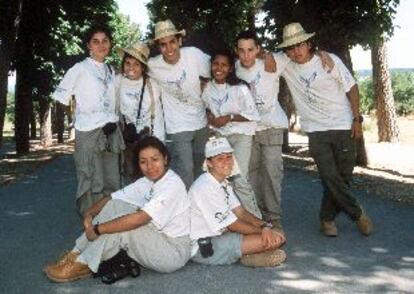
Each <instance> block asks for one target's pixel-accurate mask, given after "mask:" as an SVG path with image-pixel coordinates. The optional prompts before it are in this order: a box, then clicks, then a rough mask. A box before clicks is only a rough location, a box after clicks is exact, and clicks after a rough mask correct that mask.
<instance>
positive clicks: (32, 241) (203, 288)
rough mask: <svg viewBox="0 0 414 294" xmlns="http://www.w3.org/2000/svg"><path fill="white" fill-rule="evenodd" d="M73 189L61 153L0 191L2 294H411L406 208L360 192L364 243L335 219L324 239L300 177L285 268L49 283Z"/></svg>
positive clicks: (307, 182)
mask: <svg viewBox="0 0 414 294" xmlns="http://www.w3.org/2000/svg"><path fill="white" fill-rule="evenodd" d="M75 185H76V182H75V173H74V167H73V160H72V158H71V157H70V156H62V157H60V158H58V159H56V160H54V161H52V162H51V163H49V164H48V165H47V166H45V167H43V168H41V169H39V170H38V171H37V172H36V173H34V174H33V175H30V176H28V177H26V178H24V179H22V180H20V181H18V182H16V183H15V184H13V185H9V186H5V187H1V188H0V201H1V202H0V203H1V205H0V216H1V217H0V258H1V259H0V260H1V261H0V293H174V294H180V293H210V294H211V293H380V292H381V293H387V292H388V293H414V207H413V206H409V205H403V204H399V203H395V202H391V201H387V200H383V199H379V198H376V197H374V196H372V195H367V194H365V193H364V192H360V191H359V192H357V196H358V198H359V199H360V201H361V202H362V204H363V205H364V206H365V207H366V210H367V212H368V213H369V214H370V215H371V216H372V218H373V220H374V222H375V225H376V230H375V233H374V234H373V235H372V236H371V237H369V238H366V237H363V236H361V235H360V234H359V233H358V231H357V230H356V227H355V225H353V224H351V222H350V221H349V220H348V219H347V218H345V217H340V218H339V219H338V227H339V232H340V235H339V237H337V238H326V237H323V236H322V235H321V234H320V233H319V231H318V228H319V227H318V225H319V223H318V218H317V212H318V206H319V200H320V192H321V189H320V186H319V182H318V179H316V178H314V177H313V176H312V175H310V174H307V173H305V172H302V171H300V170H287V171H286V174H285V181H284V185H283V205H284V212H285V229H286V231H287V237H288V244H287V245H286V247H285V249H286V251H287V253H288V261H287V263H286V264H284V265H282V266H281V267H279V268H273V269H269V268H267V269H252V268H245V267H242V266H241V265H239V264H236V265H231V266H218V267H208V266H200V265H197V264H192V263H189V264H188V265H187V266H186V267H185V268H184V269H182V270H180V271H178V272H175V273H172V274H168V275H165V274H157V273H154V272H151V271H147V270H145V271H143V273H142V275H141V276H140V277H139V278H137V279H132V278H127V279H125V280H122V281H119V282H117V283H116V284H114V285H112V286H107V285H104V284H102V283H101V282H100V281H99V280H96V279H86V280H82V281H78V282H75V283H69V284H54V283H51V282H49V281H48V280H47V279H46V277H45V276H44V274H43V273H42V271H41V269H42V267H43V266H44V264H45V263H47V262H48V261H51V260H54V259H55V258H56V257H58V256H59V255H60V254H61V253H62V252H63V250H65V249H70V248H71V247H72V246H73V242H74V240H75V238H76V237H77V236H78V235H79V233H80V221H79V219H78V218H77V216H76V214H75V211H74V199H73V195H74V192H75V188H76V186H75Z"/></svg>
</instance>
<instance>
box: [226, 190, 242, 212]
mask: <svg viewBox="0 0 414 294" xmlns="http://www.w3.org/2000/svg"><path fill="white" fill-rule="evenodd" d="M227 191H228V193H229V206H230V209H232V210H233V209H235V208H236V207H238V206H240V205H241V203H240V201H239V199H238V198H237V196H236V194H234V191H233V188H232V187H231V186H228V187H227Z"/></svg>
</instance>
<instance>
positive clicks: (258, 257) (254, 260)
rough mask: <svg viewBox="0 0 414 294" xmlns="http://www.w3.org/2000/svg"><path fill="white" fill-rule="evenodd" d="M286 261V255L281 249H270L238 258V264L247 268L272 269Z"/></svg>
mask: <svg viewBox="0 0 414 294" xmlns="http://www.w3.org/2000/svg"><path fill="white" fill-rule="evenodd" d="M285 260H286V253H285V251H283V250H281V249H272V250H268V251H265V252H261V253H254V254H246V255H243V256H242V257H241V258H240V263H241V264H242V265H244V266H249V267H274V266H278V265H281V264H282V263H283V262H284V261H285Z"/></svg>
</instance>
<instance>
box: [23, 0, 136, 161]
mask: <svg viewBox="0 0 414 294" xmlns="http://www.w3.org/2000/svg"><path fill="white" fill-rule="evenodd" d="M21 19H22V21H21V25H20V27H19V30H18V33H17V34H18V39H17V40H18V41H17V50H16V58H15V64H16V75H17V81H16V95H15V97H16V105H15V137H16V151H17V152H18V153H19V154H24V153H27V152H29V122H30V116H31V112H32V111H31V110H32V109H33V106H32V103H33V102H34V106H35V108H36V109H39V112H40V113H39V120H40V126H41V132H40V134H41V142H42V143H43V144H44V145H45V146H47V145H49V144H50V143H51V137H52V136H51V123H50V122H51V119H50V98H49V96H50V93H51V92H52V91H53V89H54V88H55V86H56V83H57V82H58V81H59V79H60V78H61V75H62V72H63V69H67V68H68V67H69V66H71V65H73V63H74V62H75V61H77V60H79V59H80V58H82V56H81V55H83V52H84V51H83V50H82V47H81V46H82V41H83V40H82V36H83V34H84V32H85V31H86V30H87V29H88V28H89V27H90V25H91V24H92V23H94V22H100V23H105V24H108V25H109V26H112V27H114V28H115V34H114V41H115V42H116V43H118V44H120V45H124V44H126V42H131V41H132V39H135V38H138V36H139V30H138V28H137V27H136V26H133V25H130V23H129V19H128V18H126V17H125V16H121V15H120V14H119V13H118V7H117V5H116V3H115V1H114V0H100V1H92V0H84V1H69V0H60V1H52V0H39V1H37V2H36V3H33V1H25V0H22V14H21ZM39 19H42V22H39V21H38V20H39ZM126 28H128V29H127V30H126ZM126 34H128V35H126ZM85 47H86V46H85ZM68 55H71V56H75V57H74V58H68ZM115 56H116V55H115V53H113V59H115ZM60 113H61V112H60ZM32 130H33V128H32ZM34 131H35V130H34Z"/></svg>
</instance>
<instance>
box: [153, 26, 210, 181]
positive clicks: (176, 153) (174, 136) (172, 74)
mask: <svg viewBox="0 0 414 294" xmlns="http://www.w3.org/2000/svg"><path fill="white" fill-rule="evenodd" d="M184 35H185V31H184V30H180V31H178V30H177V29H176V28H175V26H174V24H173V23H172V22H171V21H170V20H165V21H159V22H157V23H156V24H155V36H154V42H155V44H156V45H157V47H158V49H159V51H160V53H161V54H160V55H158V56H155V57H153V58H150V59H149V60H148V66H149V72H148V74H149V76H150V77H151V78H153V79H154V80H155V81H157V82H158V84H159V85H160V87H161V89H162V93H163V100H162V103H163V109H164V114H165V126H166V133H167V135H166V144H167V147H168V148H169V150H170V152H171V156H172V169H173V170H174V171H176V172H177V174H179V175H180V177H181V178H182V179H183V181H184V183H185V184H186V186H187V188H189V187H190V185H191V183H192V182H193V181H194V179H195V178H196V177H197V176H198V175H200V174H201V173H202V168H201V167H202V164H203V161H204V154H203V149H204V145H205V143H206V141H207V137H208V128H207V119H206V113H205V108H204V105H203V102H202V100H201V80H200V79H201V78H209V77H210V57H209V56H208V55H206V54H204V53H203V52H202V51H201V50H199V49H197V48H195V47H182V38H183V36H184Z"/></svg>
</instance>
